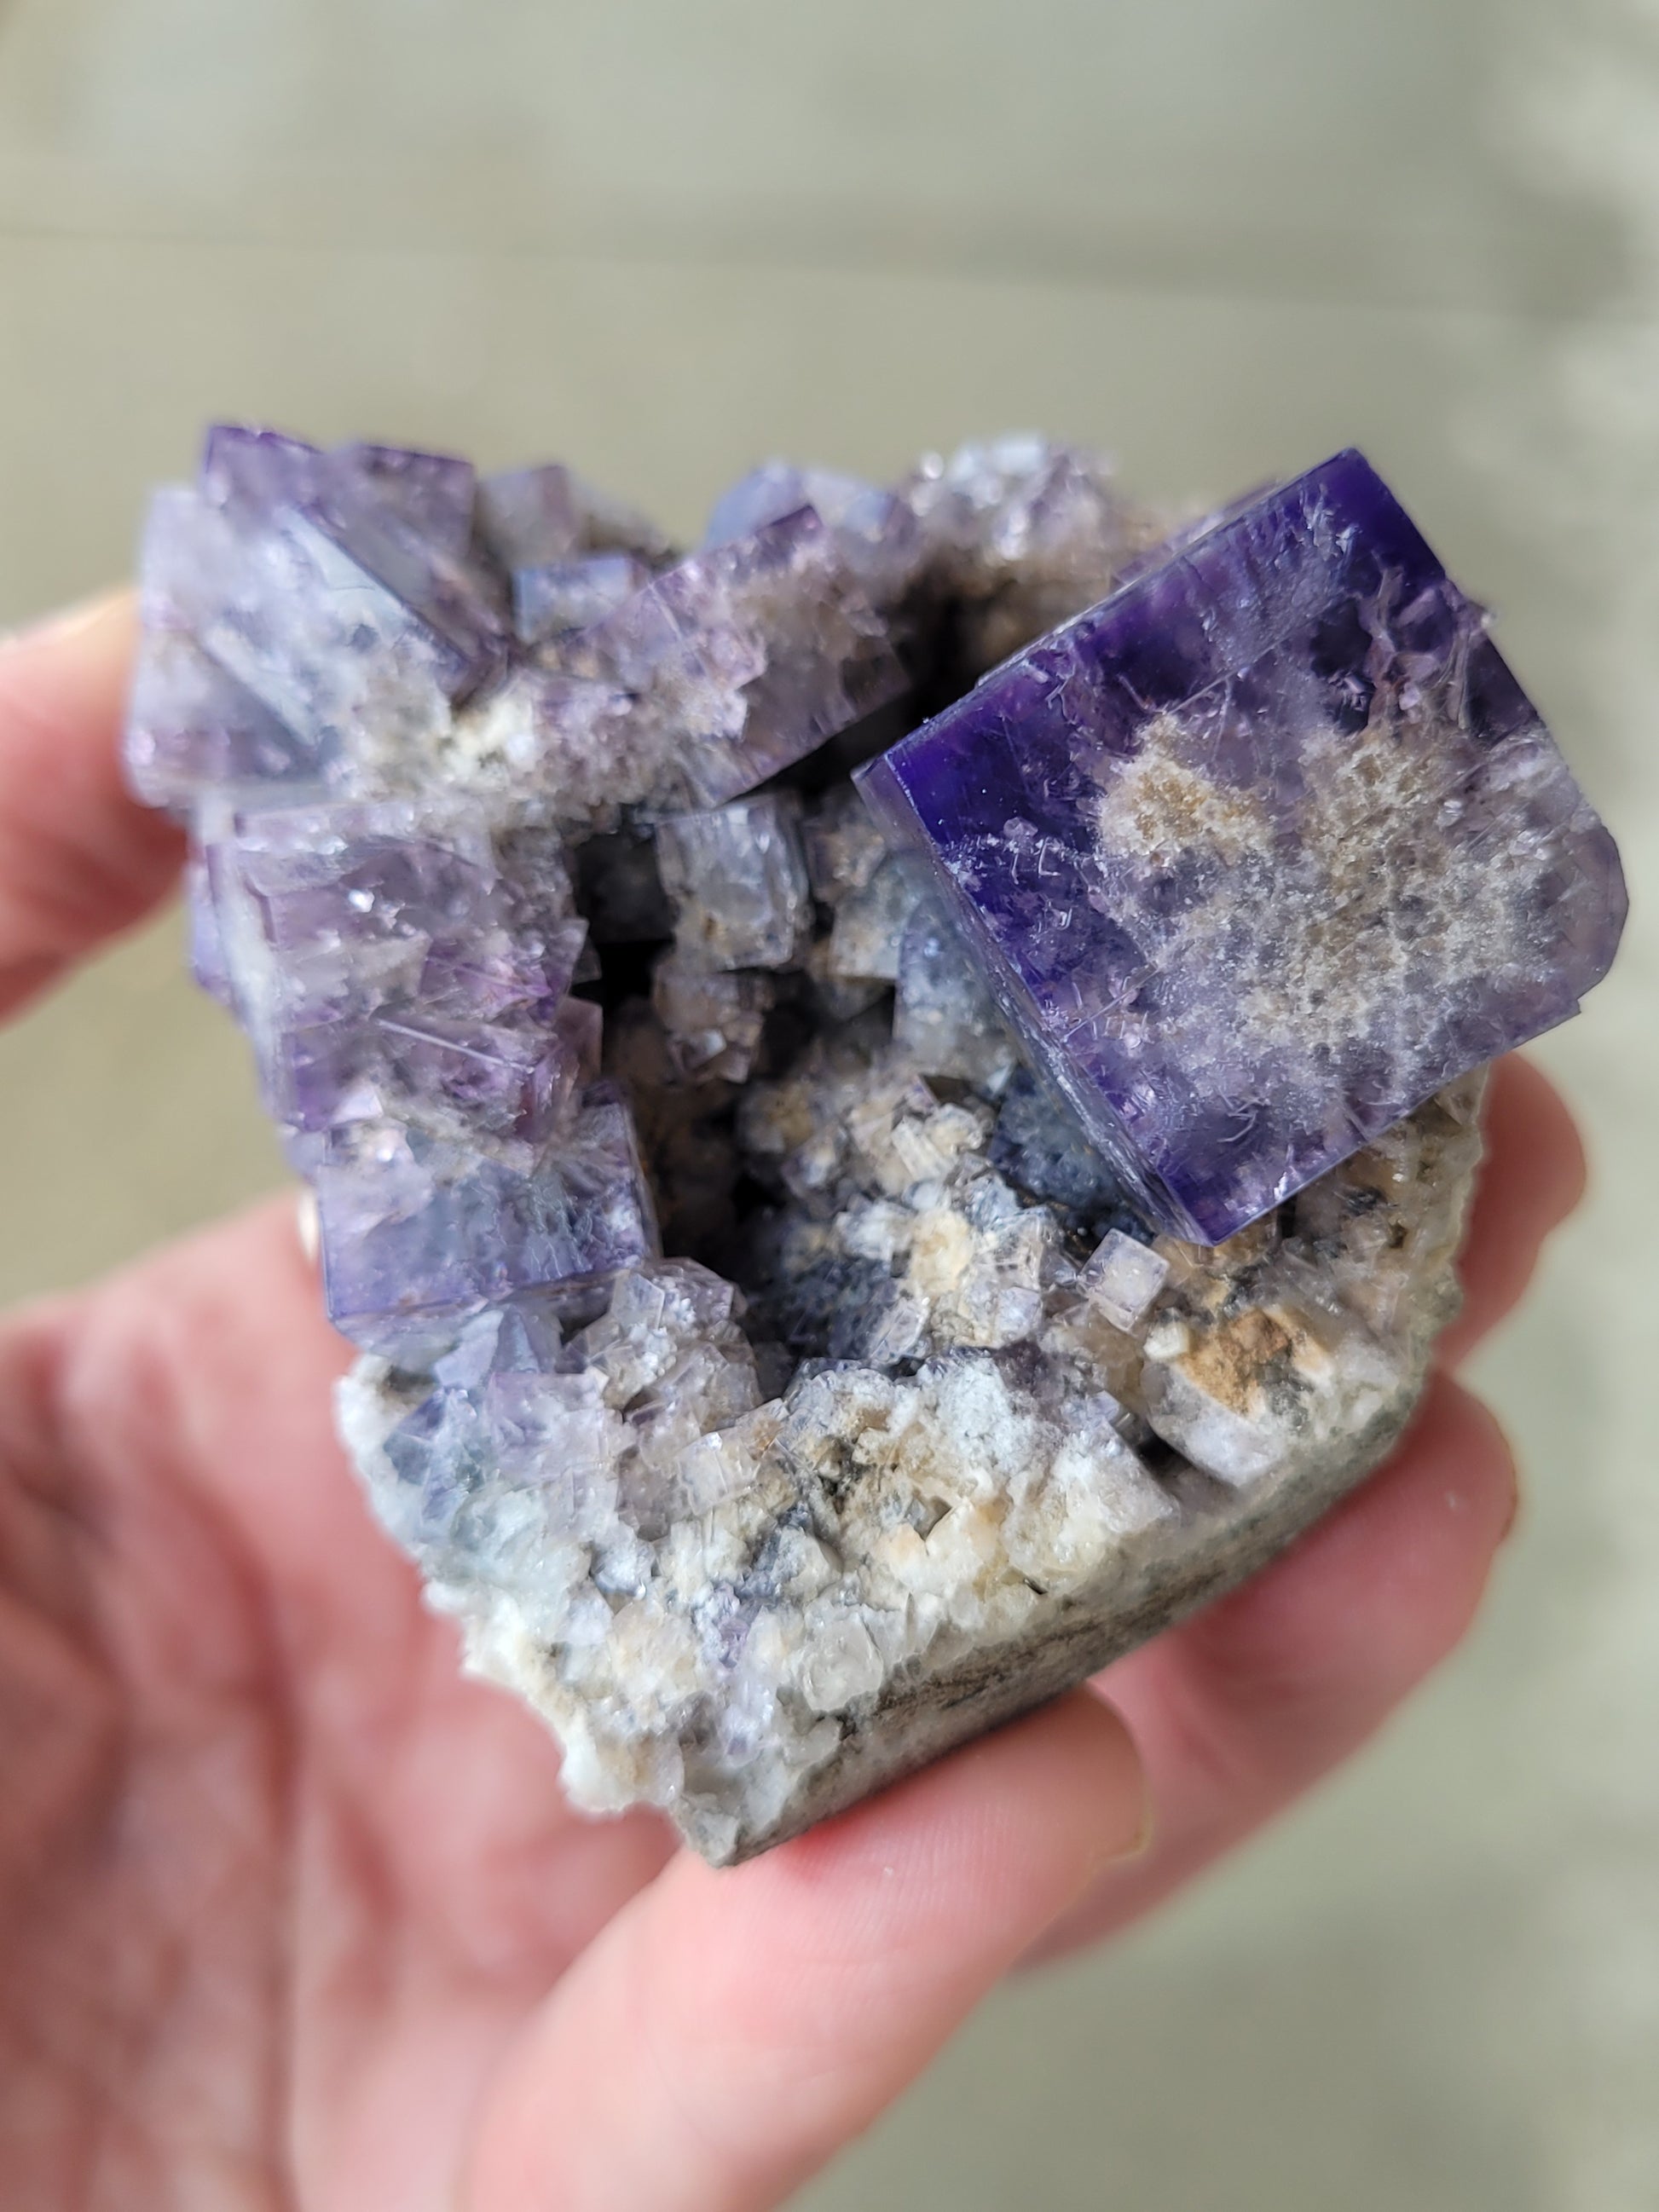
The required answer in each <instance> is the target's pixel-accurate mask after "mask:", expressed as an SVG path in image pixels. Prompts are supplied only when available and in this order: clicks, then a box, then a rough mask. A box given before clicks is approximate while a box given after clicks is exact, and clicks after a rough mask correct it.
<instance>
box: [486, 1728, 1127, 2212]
mask: <svg viewBox="0 0 1659 2212" xmlns="http://www.w3.org/2000/svg"><path fill="white" fill-rule="evenodd" d="M1142 1820H1143V1804H1142V1790H1141V1781H1140V1775H1139V1768H1138V1765H1137V1763H1136V1759H1135V1755H1134V1753H1133V1748H1132V1747H1131V1745H1130V1742H1129V1740H1128V1737H1127V1735H1126V1733H1125V1731H1124V1729H1123V1728H1122V1726H1121V1723H1119V1722H1118V1721H1117V1719H1116V1718H1115V1716H1114V1715H1113V1714H1111V1713H1110V1712H1109V1711H1108V1710H1107V1709H1106V1708H1105V1707H1103V1705H1100V1704H1098V1703H1097V1701H1095V1700H1094V1699H1091V1698H1090V1697H1089V1696H1088V1695H1086V1694H1085V1693H1079V1694H1078V1695H1075V1696H1073V1697H1072V1698H1069V1699H1064V1700H1062V1701H1061V1702H1060V1703H1059V1704H1058V1705H1053V1706H1050V1707H1048V1708H1047V1709H1046V1710H1045V1711H1042V1712H1041V1713H1039V1714H1037V1715H1036V1716H1034V1717H1031V1718H1030V1719H1028V1720H1026V1721H1024V1722H1022V1723H1018V1724H1017V1725H1016V1726H1014V1727H1012V1728H1009V1729H1003V1730H1001V1731H1000V1732H999V1733H998V1734H996V1735H992V1736H988V1737H986V1738H985V1739H983V1740H982V1741H981V1742H979V1743H977V1744H975V1745H974V1746H972V1747H969V1749H968V1750H966V1751H964V1752H962V1753H958V1754H957V1756H956V1757H954V1758H952V1759H946V1760H945V1761H944V1762H943V1763H942V1764H940V1765H938V1766H935V1767H933V1768H930V1769H929V1770H928V1771H927V1772H926V1773H923V1774H921V1775H918V1776H916V1777H915V1778H914V1779H913V1780H911V1781H909V1782H908V1783H904V1784H901V1785H900V1786H899V1787H898V1788H896V1789H894V1790H889V1791H887V1792H885V1793H884V1795H882V1796H878V1797H876V1798H873V1799H872V1800H870V1801H869V1802H866V1804H863V1805H860V1806H859V1807H857V1808H854V1811H852V1812H851V1813H849V1814H845V1815H844V1816H843V1817H842V1818H841V1819H840V1820H835V1821H832V1822H830V1823H829V1824H828V1825H826V1826H824V1827H822V1828H820V1829H817V1830H815V1831H814V1832H812V1833H811V1834H810V1835H807V1836H805V1837H802V1838H799V1839H798V1840H797V1841H796V1842H794V1843H793V1844H784V1845H783V1846H782V1847H781V1849H779V1850H775V1851H773V1852H770V1853H769V1854H768V1855H767V1856H766V1857H763V1858H760V1859H757V1860H755V1861H754V1862H752V1863H750V1864H749V1865H747V1866H744V1867H739V1868H737V1869H734V1870H732V1871H731V1872H728V1873H724V1874H715V1873H713V1872H711V1871H710V1870H709V1869H708V1868H707V1867H704V1866H702V1865H701V1864H700V1863H697V1862H696V1861H695V1860H693V1859H691V1858H690V1857H681V1858H679V1859H678V1860H676V1861H675V1862H674V1863H673V1864H672V1865H671V1867H670V1868H669V1869H667V1870H666V1871H665V1873H664V1874H663V1875H662V1876H661V1877H660V1878H659V1880H658V1881H656V1882H655V1883H654V1884H653V1886H652V1887H651V1888H650V1889H649V1890H647V1892H645V1893H644V1894H643V1895H642V1896H641V1897H640V1898H638V1899H635V1902H634V1904H633V1905H630V1906H629V1908H628V1909H627V1910H626V1911H624V1912H623V1913H622V1914H621V1915H619V1916H618V1917H617V1919H616V1920H615V1921H614V1922H613V1923H611V1927H610V1928H609V1929H606V1931H605V1934H604V1935H603V1936H601V1937H600V1938H599V1941H598V1942H596V1943H595V1944H594V1945H593V1946H592V1948H591V1949H590V1950H589V1951H588V1952H587V1953H586V1954H585V1955H584V1957H583V1958H582V1959H581V1960H580V1962H579V1963H578V1964H577V1966H575V1967H574V1969H573V1970H572V1972H571V1973H570V1974H569V1976H568V1977H567V1978H566V1980H565V1982H564V1984H562V1987H561V1988H560V1990H558V1992H557V1993H556V1995H555V1996H553V1997H552V1998H551V1999H550V2002H549V2003H548V2005H547V2007H546V2008H545V2009H544V2012H543V2013H542V2015H540V2017H539V2018H538V2021H536V2022H535V2023H534V2024H533V2025H532V2028H531V2029H530V2030H529V2031H528V2032H527V2033H526V2038H525V2039H524V2040H523V2042H522V2043H521V2044H520V2047H519V2049H518V2051H517V2052H516V2053H515V2054H514V2056H513V2058H512V2059H510V2060H509V2062H508V2063H507V2067H506V2069H504V2073H503V2075H502V2076H501V2081H500V2086H499V2087H498V2089H497V2090H496V2092H495V2095H494V2096H493V2098H492V2100H491V2103H490V2105H489V2109H488V2111H487V2113H486V2115H485V2118H484V2123H483V2128H482V2129H481V2131H480V2135H479V2138H478V2148H477V2154H476V2155H475V2159H474V2162H473V2168H472V2174H471V2191H470V2193H469V2194H468V2195H467V2196H466V2197H465V2200H464V2201H465V2203H466V2204H467V2205H468V2207H469V2208H471V2212H554V2208H555V2207H556V2208H557V2209H558V2212H635V2208H637V2207H638V2206H641V2205H645V2204H648V2205H650V2206H651V2207H652V2209H653V2212H748V2208H752V2207H758V2206H764V2205H773V2204H776V2203H779V2202H780V2201H781V2198H782V2197H784V2196H785V2195H786V2193H787V2191H789V2190H790V2189H792V2188H793V2186H794V2185H795V2184H796V2183H797V2182H799V2180H800V2179H802V2178H803V2177H804V2176H805V2174H807V2173H809V2172H811V2171H812V2170H813V2168H815V2167H816V2166H819V2165H820V2164H822V2163H823V2160H826V2159H827V2158H828V2157H829V2155H830V2154H832V2153H833V2152H834V2151H835V2150H836V2148H839V2147H840V2145H841V2144H842V2143H843V2142H846V2141H847V2140H848V2138H849V2137H851V2136H853V2135H854V2134H856V2133H857V2132H858V2131H859V2130H860V2129H861V2128H863V2127H864V2126H865V2125H866V2124H867V2123H868V2122H869V2121H870V2120H871V2119H872V2118H873V2117H874V2116H875V2114H876V2113H877V2112H879V2111H880V2109H881V2108H882V2106H884V2105H885V2104H886V2103H887V2102H888V2101H889V2100H890V2099H891V2098H892V2097H893V2096H895V2095H896V2093H897V2092H898V2091H899V2090H900V2089H901V2088H902V2087H903V2086H904V2084H905V2083H906V2082H908V2081H910V2080H911V2079H912V2077H913V2076H914V2075H915V2074H917V2073H918V2072H919V2071H920V2070H921V2068H922V2066H923V2065H925V2064H926V2063H927V2060H928V2059H929V2058H930V2057H932V2056H933V2053H934V2052H935V2051H937V2050H938V2049H939V2045H941V2044H942V2043H943V2042H944V2041H945V2038H946V2037H947V2036H948V2035H949V2034H950V2033H951V2030H952V2029H953V2028H954V2027H956V2026H957V2024H958V2022H959V2021H961V2020H962V2019H963V2017H964V2015H966V2014H967V2013H968V2012H969V2010H970V2009H971V2008H972V2007H973V2006H974V2004H975V2002H977V2001H978V2000H979V1998H980V1997H981V1996H983V1995H984V1993H985V1992H986V1990H987V1989H989V1988H990V1986H991V1985H992V1984H993V1983H994V1981H995V1980H996V1979H997V1978H998V1977H999V1976H1000V1974H1001V1973H1002V1972H1004V1970H1005V1969H1006V1967H1007V1966H1008V1965H1009V1963H1010V1962H1011V1960H1013V1959H1014V1958H1015V1957H1016V1956H1017V1955H1018V1954H1019V1953H1020V1952H1022V1951H1023V1950H1024V1949H1025V1948H1027V1947H1028V1946H1029V1945H1030V1943H1031V1942H1033V1941H1034V1940H1035V1939H1036V1937H1037V1936H1038V1935H1039V1934H1040V1933H1041V1931H1042V1929H1044V1928H1045V1927H1047V1926H1048V1924H1049V1923H1051V1922H1052V1921H1053V1920H1054V1917H1055V1916H1056V1915H1057V1914H1058V1913H1060V1912H1061V1911H1064V1909H1065V1908H1066V1906H1067V1905H1069V1904H1070V1903H1071V1902H1072V1901H1073V1899H1075V1898H1077V1897H1078V1896H1079V1894H1080V1893H1082V1892H1083V1891H1084V1890H1085V1888H1086V1887H1088V1886H1089V1885H1090V1883H1091V1881H1093V1880H1094V1879H1095V1877H1096V1876H1097V1874H1098V1872H1099V1870H1100V1869H1101V1868H1102V1866H1103V1864H1105V1863H1107V1862H1109V1860H1110V1859H1112V1858H1113V1857H1118V1856H1121V1854H1123V1853H1125V1852H1127V1851H1129V1850H1133V1849H1134V1848H1136V1846H1137V1844H1138V1842H1139V1837H1140V1834H1141V1831H1142Z"/></svg>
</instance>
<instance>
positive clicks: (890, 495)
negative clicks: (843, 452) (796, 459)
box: [703, 461, 923, 607]
mask: <svg viewBox="0 0 1659 2212" xmlns="http://www.w3.org/2000/svg"><path fill="white" fill-rule="evenodd" d="M801 507H811V509H812V510H813V512H814V513H816V514H817V516H818V517H819V519H820V520H822V521H823V523H824V524H825V525H826V526H828V528H829V531H830V532H831V533H832V535H833V536H834V538H835V540H836V545H837V546H838V547H839V548H840V550H841V555H842V559H843V560H844V561H845V562H846V563H847V565H848V568H850V569H851V570H852V572H853V574H854V575H855V576H856V577H857V578H858V580H859V581H860V584H862V585H863V586H864V588H865V590H866V592H868V593H869V595H870V599H871V601H872V604H873V605H876V606H878V607H887V606H890V605H892V604H893V603H894V602H895V601H896V600H898V599H902V597H903V596H904V594H905V592H907V591H908V590H909V589H910V588H911V586H913V585H914V584H915V580H916V576H917V572H918V569H919V567H920V565H921V558H922V551H923V537H922V530H921V524H920V522H919V521H918V520H917V518H916V515H915V513H914V512H913V510H912V509H911V508H910V507H908V506H907V505H906V503H905V502H904V501H903V500H902V499H901V498H900V497H899V496H898V495H897V494H896V493H895V492H890V491H884V490H883V489H880V488H879V487H878V485H875V484H872V483H865V482H864V481H863V480H862V478H861V477H849V476H843V475H842V474H841V473H840V472H839V471H836V470H834V469H801V468H796V467H795V466H793V464H791V463H790V462H787V461H765V462H763V464H762V465H761V466H760V467H759V468H757V469H755V470H752V471H750V474H749V475H748V476H746V477H741V478H739V480H738V482H737V483H734V484H733V485H732V488H731V489H730V490H729V491H727V492H726V493H724V494H723V495H721V497H720V500H719V501H717V502H716V504H715V507H714V513H712V514H711V515H710V516H709V518H708V530H707V532H705V533H704V538H703V543H704V544H706V545H725V544H730V543H731V542H732V540H734V539H736V538H747V537H749V536H750V535H752V533H753V532H755V531H757V530H759V529H761V528H762V527H763V526H764V525H766V524H767V523H769V522H779V521H781V520H782V519H783V518H784V516H785V515H788V514H793V513H796V512H797V511H798V510H799V508H801Z"/></svg>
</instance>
